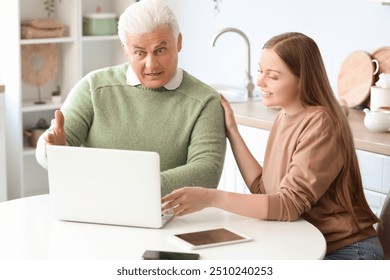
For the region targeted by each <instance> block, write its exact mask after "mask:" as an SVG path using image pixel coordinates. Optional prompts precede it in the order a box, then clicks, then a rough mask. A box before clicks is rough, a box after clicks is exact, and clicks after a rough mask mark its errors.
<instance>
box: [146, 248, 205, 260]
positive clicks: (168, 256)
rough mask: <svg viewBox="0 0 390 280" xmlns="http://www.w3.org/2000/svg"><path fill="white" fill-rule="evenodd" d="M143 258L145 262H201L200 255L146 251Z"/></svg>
mask: <svg viewBox="0 0 390 280" xmlns="http://www.w3.org/2000/svg"><path fill="white" fill-rule="evenodd" d="M142 258H143V259H144V260H199V254H196V253H184V252H168V251H153V250H146V251H145V252H144V254H143V256H142Z"/></svg>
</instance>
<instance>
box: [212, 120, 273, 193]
mask: <svg viewBox="0 0 390 280" xmlns="http://www.w3.org/2000/svg"><path fill="white" fill-rule="evenodd" d="M238 129H239V131H240V133H241V136H242V137H243V138H244V141H245V143H246V145H247V146H248V149H249V150H250V151H251V153H252V154H253V156H254V157H255V158H256V160H257V161H258V162H260V164H263V161H264V154H265V148H266V145H267V140H268V136H269V131H268V130H264V129H258V128H253V127H249V126H243V125H239V126H238ZM218 188H219V189H223V190H226V191H232V192H239V193H250V192H249V190H248V188H247V186H246V184H245V182H244V179H243V178H242V176H241V174H240V170H239V169H238V166H237V164H236V161H235V159H234V156H233V153H232V150H231V147H230V145H229V142H228V145H227V147H226V157H225V164H224V169H223V172H222V176H221V180H220V183H219V186H218Z"/></svg>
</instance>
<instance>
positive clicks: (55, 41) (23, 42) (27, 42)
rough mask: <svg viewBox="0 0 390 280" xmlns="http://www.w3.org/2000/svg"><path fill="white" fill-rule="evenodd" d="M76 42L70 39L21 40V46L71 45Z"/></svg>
mask: <svg viewBox="0 0 390 280" xmlns="http://www.w3.org/2000/svg"><path fill="white" fill-rule="evenodd" d="M75 41H76V40H75V39H74V38H72V37H59V38H41V39H22V40H20V44H21V45H36V44H59V43H73V42H75Z"/></svg>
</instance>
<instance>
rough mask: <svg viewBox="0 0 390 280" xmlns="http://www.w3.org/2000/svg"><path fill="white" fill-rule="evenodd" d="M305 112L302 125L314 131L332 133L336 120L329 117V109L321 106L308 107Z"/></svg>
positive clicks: (333, 117)
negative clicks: (304, 124)
mask: <svg viewBox="0 0 390 280" xmlns="http://www.w3.org/2000/svg"><path fill="white" fill-rule="evenodd" d="M306 110H307V114H306V115H305V120H304V123H306V125H307V126H308V127H312V128H313V129H314V130H318V131H322V132H329V133H332V131H333V130H334V129H335V126H336V123H335V119H336V118H335V116H332V115H331V112H330V111H329V109H327V108H325V107H323V106H310V107H307V108H306Z"/></svg>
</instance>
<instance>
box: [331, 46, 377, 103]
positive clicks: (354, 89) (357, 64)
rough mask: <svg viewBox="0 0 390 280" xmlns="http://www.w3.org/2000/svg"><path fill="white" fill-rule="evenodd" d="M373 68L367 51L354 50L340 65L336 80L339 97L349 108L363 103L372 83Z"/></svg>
mask: <svg viewBox="0 0 390 280" xmlns="http://www.w3.org/2000/svg"><path fill="white" fill-rule="evenodd" d="M374 70H375V65H374V64H373V62H372V58H371V55H370V54H369V53H367V52H365V51H355V52H353V53H351V54H349V55H348V56H347V57H346V59H345V60H344V62H343V63H342V65H341V68H340V72H339V76H338V80H337V90H338V96H339V99H344V100H345V102H346V103H347V106H348V107H350V108H353V107H356V106H359V105H361V104H363V103H365V101H366V100H367V99H368V97H369V95H370V88H371V86H372V85H373V84H374Z"/></svg>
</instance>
